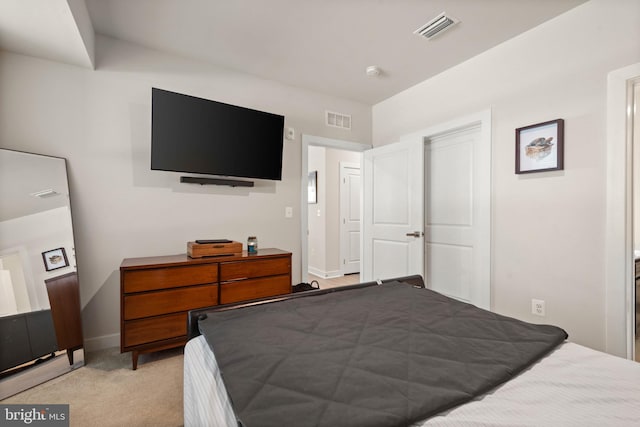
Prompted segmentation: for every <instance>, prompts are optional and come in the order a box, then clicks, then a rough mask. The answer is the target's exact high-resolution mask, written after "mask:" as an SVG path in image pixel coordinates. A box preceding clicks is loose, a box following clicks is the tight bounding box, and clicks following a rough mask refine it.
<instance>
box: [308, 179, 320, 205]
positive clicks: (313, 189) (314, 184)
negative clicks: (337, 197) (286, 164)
mask: <svg viewBox="0 0 640 427" xmlns="http://www.w3.org/2000/svg"><path fill="white" fill-rule="evenodd" d="M307 202H308V203H309V204H314V203H318V171H312V172H309V181H308V189H307Z"/></svg>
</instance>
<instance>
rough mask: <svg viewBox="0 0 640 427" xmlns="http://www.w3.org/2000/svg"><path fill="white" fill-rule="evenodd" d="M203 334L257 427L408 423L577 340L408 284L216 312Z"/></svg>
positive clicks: (238, 408) (242, 413)
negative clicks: (560, 345)
mask: <svg viewBox="0 0 640 427" xmlns="http://www.w3.org/2000/svg"><path fill="white" fill-rule="evenodd" d="M199 328H200V331H201V333H202V334H203V335H205V337H206V339H207V341H208V343H209V345H210V346H211V348H212V349H213V350H214V353H215V356H216V359H217V361H218V364H219V366H220V369H221V372H222V375H223V379H224V383H225V386H226V388H227V391H228V393H229V395H230V398H231V400H232V403H233V406H234V410H235V412H236V415H237V417H238V418H239V420H240V421H241V422H242V423H243V424H244V425H246V426H248V427H258V426H260V427H262V426H274V427H276V426H277V427H282V426H296V427H299V426H328V427H337V426H406V425H409V424H411V423H413V422H416V421H419V420H422V419H425V418H428V417H430V416H432V415H435V414H437V413H439V412H441V411H443V410H446V409H449V408H452V407H454V406H456V405H459V404H461V403H464V402H467V401H469V400H470V399H472V398H473V397H474V396H477V395H479V394H482V393H485V392H487V391H489V390H490V389H492V388H494V387H496V386H497V385H499V384H501V383H503V382H505V381H507V380H509V379H510V378H512V377H513V376H514V375H516V374H518V373H519V372H521V371H522V370H524V369H525V368H527V367H528V366H530V365H531V364H532V363H533V362H535V361H536V360H538V359H540V358H541V357H543V356H544V355H545V354H547V353H548V352H549V351H550V350H552V349H553V348H554V347H556V346H557V345H558V344H560V343H561V342H563V341H564V340H565V338H566V337H567V335H566V333H565V332H564V331H563V330H562V329H560V328H557V327H554V326H548V325H533V324H529V323H525V322H522V321H519V320H516V319H512V318H509V317H505V316H500V315H498V314H495V313H492V312H489V311H485V310H481V309H478V308H476V307H474V306H472V305H469V304H465V303H462V302H459V301H456V300H453V299H450V298H447V297H445V296H443V295H441V294H438V293H436V292H433V291H430V290H428V289H418V288H415V287H412V286H408V285H406V284H400V283H389V284H384V285H380V286H372V287H368V288H362V289H353V290H348V291H344V292H336V293H331V294H325V295H316V296H310V297H304V298H297V299H292V300H287V301H282V302H277V303H271V304H266V305H260V306H253V307H246V308H240V309H236V310H230V311H221V312H213V313H208V318H207V319H205V320H201V321H200V322H199Z"/></svg>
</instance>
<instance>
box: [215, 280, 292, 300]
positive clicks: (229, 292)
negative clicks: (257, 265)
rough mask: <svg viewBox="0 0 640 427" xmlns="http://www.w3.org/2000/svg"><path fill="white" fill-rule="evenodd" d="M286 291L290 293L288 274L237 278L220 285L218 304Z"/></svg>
mask: <svg viewBox="0 0 640 427" xmlns="http://www.w3.org/2000/svg"><path fill="white" fill-rule="evenodd" d="M288 293H291V277H290V276H289V275H288V274H287V275H283V276H274V277H264V278H262V279H249V280H238V281H235V282H228V283H222V284H221V285H220V304H229V303H232V302H238V301H244V300H252V299H256V298H264V297H270V296H275V295H283V294H288Z"/></svg>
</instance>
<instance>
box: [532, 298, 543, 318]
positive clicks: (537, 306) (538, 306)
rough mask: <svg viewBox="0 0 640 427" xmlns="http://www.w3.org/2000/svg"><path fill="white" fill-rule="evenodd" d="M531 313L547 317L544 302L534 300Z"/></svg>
mask: <svg viewBox="0 0 640 427" xmlns="http://www.w3.org/2000/svg"><path fill="white" fill-rule="evenodd" d="M531 313H532V314H535V315H536V316H544V315H545V308H544V300H541V299H532V300H531Z"/></svg>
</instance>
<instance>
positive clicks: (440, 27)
mask: <svg viewBox="0 0 640 427" xmlns="http://www.w3.org/2000/svg"><path fill="white" fill-rule="evenodd" d="M458 22H460V20H458V19H456V18H454V17H452V16H447V14H446V13H445V12H442V13H441V14H440V15H438V16H436V17H435V18H433V19H432V20H431V21H429V22H427V23H426V24H424V25H423V26H422V27H420V28H418V29H417V30H415V31H414V32H413V33H414V34H419V35H421V36H422V37H424V38H426V39H429V40H430V39H432V38H433V37H435V36H437V35H438V34H440V33H442V32H443V31H445V30H447V29H448V28H451V27H452V26H454V25H456V24H457V23H458Z"/></svg>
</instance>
